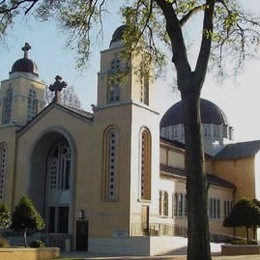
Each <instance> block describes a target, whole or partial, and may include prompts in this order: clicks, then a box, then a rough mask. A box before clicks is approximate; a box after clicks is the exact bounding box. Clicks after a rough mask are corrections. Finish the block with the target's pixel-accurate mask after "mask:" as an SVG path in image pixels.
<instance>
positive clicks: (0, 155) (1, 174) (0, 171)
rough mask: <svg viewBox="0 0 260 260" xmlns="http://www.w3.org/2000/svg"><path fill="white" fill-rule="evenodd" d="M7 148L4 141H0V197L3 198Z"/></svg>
mask: <svg viewBox="0 0 260 260" xmlns="http://www.w3.org/2000/svg"><path fill="white" fill-rule="evenodd" d="M6 161H7V149H6V145H5V143H0V199H3V198H4V189H5V181H6Z"/></svg>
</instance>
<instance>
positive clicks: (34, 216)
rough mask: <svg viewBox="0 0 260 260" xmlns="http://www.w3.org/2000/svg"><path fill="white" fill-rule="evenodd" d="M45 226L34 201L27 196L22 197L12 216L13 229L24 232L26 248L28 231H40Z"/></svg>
mask: <svg viewBox="0 0 260 260" xmlns="http://www.w3.org/2000/svg"><path fill="white" fill-rule="evenodd" d="M44 226H45V224H44V221H43V219H42V217H41V215H40V214H39V213H38V212H37V210H36V209H35V207H34V205H33V203H32V201H31V200H30V199H29V198H28V197H27V196H25V195H23V196H22V198H21V199H20V201H19V203H18V205H17V206H16V207H15V210H14V212H13V214H12V228H13V229H14V230H16V231H22V232H23V238H24V246H25V247H27V246H28V245H27V230H37V231H40V230H42V229H43V228H44Z"/></svg>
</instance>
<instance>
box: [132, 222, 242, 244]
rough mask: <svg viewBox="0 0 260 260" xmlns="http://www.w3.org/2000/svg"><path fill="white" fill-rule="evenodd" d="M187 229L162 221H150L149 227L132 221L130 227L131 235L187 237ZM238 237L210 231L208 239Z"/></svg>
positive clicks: (216, 239) (218, 240) (219, 240)
mask: <svg viewBox="0 0 260 260" xmlns="http://www.w3.org/2000/svg"><path fill="white" fill-rule="evenodd" d="M187 232H188V229H187V227H183V226H180V225H176V224H175V225H169V224H163V223H150V224H149V227H147V226H146V225H144V224H143V225H142V224H141V223H132V224H131V228H130V235H131V236H178V237H187ZM234 239H239V238H238V237H235V236H232V235H229V234H224V233H223V234H217V233H211V234H210V240H211V241H212V242H225V241H229V240H234Z"/></svg>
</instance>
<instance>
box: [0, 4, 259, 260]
mask: <svg viewBox="0 0 260 260" xmlns="http://www.w3.org/2000/svg"><path fill="white" fill-rule="evenodd" d="M108 2H109V1H106V0H45V1H40V0H38V1H36V0H35V1H29V0H27V1H26V0H24V1H8V3H7V1H0V21H1V25H0V30H1V31H2V32H3V33H4V32H5V31H6V28H8V27H7V26H8V25H9V24H10V23H11V22H12V20H13V19H14V18H15V16H16V15H17V13H19V12H24V13H25V14H28V13H29V12H31V11H32V9H34V8H35V9H34V11H35V13H36V14H37V16H38V17H40V18H41V19H42V20H48V19H51V18H54V19H56V20H57V21H58V22H59V24H60V25H61V26H62V28H63V29H64V31H65V32H66V33H68V35H69V45H70V46H71V47H74V48H76V50H77V54H78V66H79V67H81V66H83V65H84V64H85V63H86V61H87V60H88V57H89V54H90V42H91V37H90V36H91V35H92V34H91V30H92V29H93V28H94V29H97V24H99V25H100V29H101V30H102V15H103V14H104V13H105V12H107V11H108V10H107V9H108V7H109V5H108ZM118 5H120V6H121V8H120V11H121V15H122V17H123V18H124V20H125V24H126V25H127V27H126V30H125V32H124V35H123V38H124V41H125V46H126V49H127V51H126V53H125V54H126V55H131V53H132V51H133V50H134V51H136V52H137V53H140V54H142V53H145V54H146V55H145V57H149V58H148V59H146V60H145V63H146V66H147V64H149V63H150V64H152V63H156V64H157V65H158V67H159V68H162V66H163V65H164V61H165V56H169V53H170V55H171V61H172V63H173V65H174V67H175V71H176V76H177V85H178V89H179V91H180V93H181V99H182V103H183V106H184V112H185V125H184V128H185V146H186V153H185V156H186V158H185V163H186V165H185V166H186V171H187V199H188V260H195V259H203V260H207V259H211V256H210V244H209V228H208V216H207V188H208V185H207V181H206V176H205V172H204V152H203V146H202V138H201V119H200V113H199V107H200V93H201V89H202V87H203V84H204V80H205V77H206V75H207V71H208V69H209V68H215V69H218V71H219V72H220V74H221V75H224V73H226V72H227V71H228V72H229V71H232V70H233V71H235V72H236V73H237V72H238V71H239V69H241V68H242V67H243V65H244V62H245V61H246V60H247V59H248V58H251V57H252V56H254V54H255V53H256V50H257V48H258V46H259V39H260V37H259V36H260V35H259V19H258V18H257V17H255V16H254V15H253V14H249V13H247V12H245V11H244V10H243V9H242V8H241V7H240V6H239V2H238V1H236V0H125V1H120V4H118ZM113 11H114V9H112V11H111V12H113ZM196 16H199V17H200V18H201V20H199V22H195V23H194V22H193V21H194V20H193V19H194V17H196ZM200 21H201V22H200ZM196 31H197V34H196V33H195V32H196ZM189 33H190V34H189ZM188 34H189V35H190V36H191V37H192V36H195V38H196V39H195V42H197V44H198V46H199V48H198V52H197V53H196V55H194V57H196V58H195V61H194V65H193V63H192V62H191V58H190V57H189V54H188V52H187V46H188V39H190V38H189V37H186V36H187V35H188ZM147 54H148V55H147ZM140 67H142V66H140ZM175 71H173V72H175Z"/></svg>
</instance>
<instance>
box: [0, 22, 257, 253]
mask: <svg viewBox="0 0 260 260" xmlns="http://www.w3.org/2000/svg"><path fill="white" fill-rule="evenodd" d="M123 30H124V26H121V27H119V28H118V29H117V30H116V31H115V32H114V34H113V36H112V40H111V42H110V46H109V48H108V49H107V50H104V51H102V52H101V64H100V71H99V73H98V86H97V104H96V105H95V106H94V107H93V111H92V112H91V113H90V112H86V111H83V110H79V109H74V108H72V107H68V106H65V105H62V104H61V103H59V102H58V100H59V99H58V98H56V99H54V100H53V102H51V103H50V104H48V105H47V106H46V105H45V99H44V96H45V95H44V93H45V88H46V86H45V84H44V83H43V82H42V81H41V80H40V77H39V73H38V68H37V65H36V64H35V63H34V62H33V61H32V60H30V59H29V57H28V52H29V49H30V46H29V44H25V46H24V47H23V48H22V50H23V52H24V57H23V58H22V59H19V60H17V61H16V62H15V63H14V64H13V66H12V68H11V71H10V73H9V78H8V79H5V80H3V81H2V82H1V90H0V172H1V175H0V202H4V203H6V204H7V205H8V206H9V207H10V208H11V209H14V207H15V205H16V204H17V203H18V201H19V199H20V198H21V196H22V195H23V194H27V195H28V196H29V197H30V198H31V199H32V200H33V203H34V204H35V206H36V208H37V210H38V211H39V212H40V214H41V215H42V216H43V218H44V220H45V222H46V229H45V231H44V234H43V236H44V239H45V240H46V243H47V244H49V245H55V246H60V247H61V248H62V249H66V250H88V251H91V252H107V253H126V254H142V255H153V254H159V253H166V252H170V251H171V250H172V247H173V240H174V238H175V237H177V236H186V233H187V229H186V226H187V207H186V188H185V181H186V174H187V173H186V171H185V166H184V165H185V163H184V162H185V156H184V155H185V145H184V142H185V138H184V135H183V132H181V129H182V128H183V125H182V122H181V120H180V121H178V122H177V124H175V123H174V122H170V120H168V121H169V122H168V123H169V124H168V125H167V126H166V128H165V125H163V124H164V122H165V121H167V120H165V118H164V117H163V119H162V120H161V127H160V115H159V113H158V112H157V111H156V110H155V109H154V107H155V102H154V101H155V100H153V98H155V95H153V91H154V89H153V82H152V80H151V77H149V75H146V76H143V77H141V78H140V77H138V76H137V75H136V73H134V71H133V69H129V68H135V67H138V66H139V64H140V62H141V57H139V56H138V54H135V53H133V54H132V56H131V59H130V61H129V63H127V64H126V63H125V62H124V61H123V59H122V58H121V56H120V51H121V50H122V48H123V43H122V34H123ZM119 75H124V80H121V79H120V77H119ZM58 83H60V82H57V84H58ZM55 95H58V91H56V94H55ZM202 103H203V102H202ZM209 107H210V106H209ZM214 108H215V110H216V111H217V112H219V111H220V109H219V108H218V107H217V106H216V105H214ZM205 109H206V110H207V107H206V108H205ZM206 110H205V113H206V114H207V116H208V117H210V114H209V111H208V112H207V111H206ZM216 111H215V112H216ZM176 113H177V114H178V111H177V112H176V111H171V113H170V112H168V114H167V113H166V114H167V118H168V119H169V118H176V117H177V114H176ZM213 114H214V113H213ZM221 120H222V121H221ZM221 120H220V124H222V125H221V126H219V125H218V122H216V121H214V120H213V121H212V122H207V123H205V122H203V123H204V127H208V129H213V130H212V133H213V136H214V131H215V130H214V129H218V132H221V134H219V135H218V136H217V135H216V136H217V137H218V140H215V139H214V140H211V139H210V140H211V141H210V142H207V147H210V144H211V145H213V146H214V145H215V144H216V141H218V142H219V144H220V146H218V147H217V149H215V148H214V149H212V151H213V152H208V151H211V150H210V149H209V150H206V152H207V153H206V173H207V176H208V183H209V185H210V186H209V219H210V231H211V234H212V238H215V239H218V238H220V237H225V236H227V235H233V234H234V233H233V230H231V229H228V228H224V227H223V226H222V222H223V220H224V217H225V216H227V215H228V214H229V212H230V211H231V208H232V205H233V203H234V202H235V201H236V200H238V199H240V198H242V197H244V196H247V197H254V198H258V199H259V196H260V191H259V185H258V182H259V181H258V175H259V174H260V172H259V169H258V165H259V163H258V162H259V159H258V157H259V156H258V151H259V149H260V141H259V142H258V141H254V142H247V143H240V144H235V143H230V142H228V143H230V144H226V143H227V142H224V141H223V140H224V139H232V132H233V129H232V127H231V126H229V125H228V124H226V122H227V121H226V118H225V116H224V114H223V115H222V118H221ZM223 122H224V123H223ZM205 124H207V125H205ZM216 125H217V127H216ZM167 127H168V128H167ZM160 128H161V130H160ZM169 129H172V130H173V132H172V133H170V130H169ZM176 129H180V132H178V133H177V130H176ZM160 131H161V137H160ZM204 132H206V131H204ZM171 136H177V137H181V139H179V138H177V139H176V138H171ZM229 141H230V140H229ZM231 141H232V140H231ZM205 145H206V141H205Z"/></svg>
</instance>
